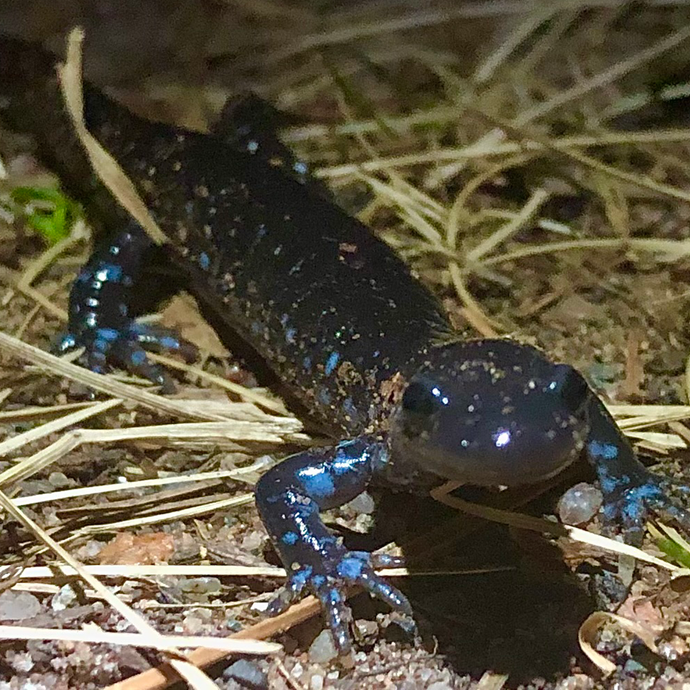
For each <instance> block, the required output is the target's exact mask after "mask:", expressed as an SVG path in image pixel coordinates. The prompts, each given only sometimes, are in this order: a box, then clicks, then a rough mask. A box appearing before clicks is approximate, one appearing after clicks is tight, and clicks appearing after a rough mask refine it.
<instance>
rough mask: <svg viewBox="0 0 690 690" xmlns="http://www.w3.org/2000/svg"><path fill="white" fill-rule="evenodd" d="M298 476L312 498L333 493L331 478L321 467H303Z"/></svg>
mask: <svg viewBox="0 0 690 690" xmlns="http://www.w3.org/2000/svg"><path fill="white" fill-rule="evenodd" d="M299 477H300V479H301V480H302V483H303V484H304V488H305V489H306V490H307V493H308V494H310V495H311V496H313V497H314V498H316V499H317V500H318V499H321V498H326V497H328V496H332V495H333V494H334V493H335V485H334V484H333V479H332V477H330V476H329V475H328V474H327V473H326V472H324V470H323V469H322V468H321V467H305V468H304V469H303V470H302V471H301V472H300V473H299Z"/></svg>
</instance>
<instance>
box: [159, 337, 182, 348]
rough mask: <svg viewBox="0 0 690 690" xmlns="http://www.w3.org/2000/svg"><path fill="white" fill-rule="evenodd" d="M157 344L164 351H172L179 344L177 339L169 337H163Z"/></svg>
mask: <svg viewBox="0 0 690 690" xmlns="http://www.w3.org/2000/svg"><path fill="white" fill-rule="evenodd" d="M158 342H159V343H160V344H161V347H164V348H165V349H166V350H173V349H175V348H177V346H178V345H179V344H180V343H179V341H178V340H177V338H173V337H172V336H170V335H164V336H163V337H162V338H161V339H160V340H159V341H158Z"/></svg>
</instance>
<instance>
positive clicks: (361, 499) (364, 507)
mask: <svg viewBox="0 0 690 690" xmlns="http://www.w3.org/2000/svg"><path fill="white" fill-rule="evenodd" d="M348 505H349V507H350V508H352V510H354V511H355V513H362V514H364V515H371V514H372V513H373V512H374V511H375V510H376V503H375V502H374V499H373V498H372V497H371V494H369V493H368V492H366V491H365V492H364V493H361V494H359V496H356V497H355V498H353V499H352V500H351V501H350V503H349V504H348Z"/></svg>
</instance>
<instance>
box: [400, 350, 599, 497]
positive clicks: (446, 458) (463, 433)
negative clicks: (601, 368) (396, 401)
mask: <svg viewBox="0 0 690 690" xmlns="http://www.w3.org/2000/svg"><path fill="white" fill-rule="evenodd" d="M592 395H593V394H592V393H591V391H590V389H589V387H588V385H587V383H586V382H585V380H584V379H583V378H582V376H581V375H580V374H579V373H578V372H577V371H576V370H575V369H573V368H572V367H570V366H568V365H566V364H554V363H553V362H551V361H549V360H548V359H547V358H546V357H545V356H544V355H543V353H541V352H540V351H539V350H537V349H536V348H533V347H530V346H528V345H521V344H519V343H516V342H512V341H509V340H476V341H469V342H464V343H454V344H450V345H445V346H440V347H437V348H434V349H432V350H431V351H430V352H429V353H428V355H427V357H426V358H425V361H424V362H423V363H422V365H421V367H420V368H419V370H418V371H417V373H416V374H415V375H414V376H413V377H412V378H411V379H410V381H409V383H408V385H407V388H406V389H405V391H404V394H403V396H402V400H401V402H400V405H399V407H398V409H397V411H396V413H395V415H394V418H393V426H392V429H391V440H392V447H393V452H394V453H398V454H401V455H402V456H404V459H405V461H406V462H414V463H415V464H417V465H418V466H419V469H420V470H423V471H425V472H431V473H433V474H436V475H438V476H441V477H444V478H447V479H454V480H459V481H466V482H470V483H474V484H481V485H508V486H509V485H515V484H523V483H531V482H535V481H540V480H543V479H547V478H548V477H551V476H553V475H555V474H557V473H558V472H560V471H561V470H562V469H564V468H565V467H566V466H567V465H569V464H570V463H571V462H572V461H573V460H575V459H576V458H577V457H578V456H579V454H580V451H581V450H582V447H583V445H584V442H585V440H586V437H587V433H588V431H589V425H588V419H587V409H588V404H589V402H590V400H591V398H592Z"/></svg>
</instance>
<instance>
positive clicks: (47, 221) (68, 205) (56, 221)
mask: <svg viewBox="0 0 690 690" xmlns="http://www.w3.org/2000/svg"><path fill="white" fill-rule="evenodd" d="M10 198H11V199H12V201H13V202H14V203H15V204H16V205H17V206H18V207H19V208H18V209H16V211H17V212H18V213H20V214H22V215H23V216H24V218H25V219H26V222H27V224H28V225H29V226H30V227H31V228H33V229H34V230H35V231H36V232H38V233H39V234H40V235H43V237H44V238H45V239H46V240H47V241H48V242H49V243H50V244H55V243H56V242H59V241H60V240H61V239H64V238H65V237H67V236H68V235H69V233H70V230H71V229H72V226H73V225H74V223H75V221H76V220H77V219H78V218H79V217H80V216H81V214H82V212H81V207H80V206H79V204H77V203H75V202H74V201H72V200H71V199H70V198H69V197H67V196H65V195H64V194H63V193H62V192H61V191H60V190H59V189H54V188H50V187H15V188H14V189H13V190H12V191H11V192H10Z"/></svg>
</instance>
